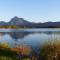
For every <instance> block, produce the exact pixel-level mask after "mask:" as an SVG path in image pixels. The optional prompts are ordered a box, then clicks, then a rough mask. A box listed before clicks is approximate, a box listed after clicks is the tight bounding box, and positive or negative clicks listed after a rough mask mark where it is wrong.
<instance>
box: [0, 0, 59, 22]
mask: <svg viewBox="0 0 60 60" xmlns="http://www.w3.org/2000/svg"><path fill="white" fill-rule="evenodd" d="M14 16H18V17H20V18H24V19H25V20H28V21H31V22H48V21H50V22H51V21H52V22H55V21H60V0H0V21H6V22H8V21H10V20H11V18H13V17H14Z"/></svg>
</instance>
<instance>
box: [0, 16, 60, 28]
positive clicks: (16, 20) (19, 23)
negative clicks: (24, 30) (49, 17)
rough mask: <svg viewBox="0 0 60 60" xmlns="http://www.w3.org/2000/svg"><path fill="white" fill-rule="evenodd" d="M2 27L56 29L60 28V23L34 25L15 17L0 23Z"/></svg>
mask: <svg viewBox="0 0 60 60" xmlns="http://www.w3.org/2000/svg"><path fill="white" fill-rule="evenodd" d="M0 26H19V27H21V26H22V27H28V28H29V27H30V28H54V27H60V22H44V23H41V22H39V23H34V22H29V21H27V20H25V19H24V18H19V17H17V16H15V17H13V18H12V19H11V20H10V21H9V22H4V21H0Z"/></svg>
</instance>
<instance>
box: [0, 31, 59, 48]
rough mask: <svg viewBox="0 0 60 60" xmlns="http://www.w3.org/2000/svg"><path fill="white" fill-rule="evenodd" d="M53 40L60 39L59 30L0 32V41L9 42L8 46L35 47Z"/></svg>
mask: <svg viewBox="0 0 60 60" xmlns="http://www.w3.org/2000/svg"><path fill="white" fill-rule="evenodd" d="M53 40H60V32H58V31H57V32H51V31H49V32H27V31H26V32H24V31H23V32H0V42H1V43H9V45H10V47H11V46H12V47H15V46H16V45H19V44H26V45H27V46H32V47H37V46H41V45H42V44H44V43H45V42H49V41H53Z"/></svg>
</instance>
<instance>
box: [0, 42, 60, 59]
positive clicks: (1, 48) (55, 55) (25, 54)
mask: <svg viewBox="0 0 60 60" xmlns="http://www.w3.org/2000/svg"><path fill="white" fill-rule="evenodd" d="M37 53H38V55H37ZM0 60H60V41H54V42H48V43H45V44H43V45H42V47H40V48H39V50H38V51H37V52H35V51H34V50H33V49H31V48H29V47H27V46H21V47H19V46H18V47H16V48H9V46H8V44H0Z"/></svg>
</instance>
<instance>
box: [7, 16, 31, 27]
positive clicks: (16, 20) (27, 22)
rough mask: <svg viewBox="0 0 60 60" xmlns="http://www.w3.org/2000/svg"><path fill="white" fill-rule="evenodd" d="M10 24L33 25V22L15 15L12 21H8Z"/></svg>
mask: <svg viewBox="0 0 60 60" xmlns="http://www.w3.org/2000/svg"><path fill="white" fill-rule="evenodd" d="M8 24H9V25H12V26H15V25H16V26H31V24H32V23H31V22H29V21H26V20H24V19H23V18H18V17H16V16H15V17H14V18H12V19H11V20H10V22H8Z"/></svg>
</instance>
